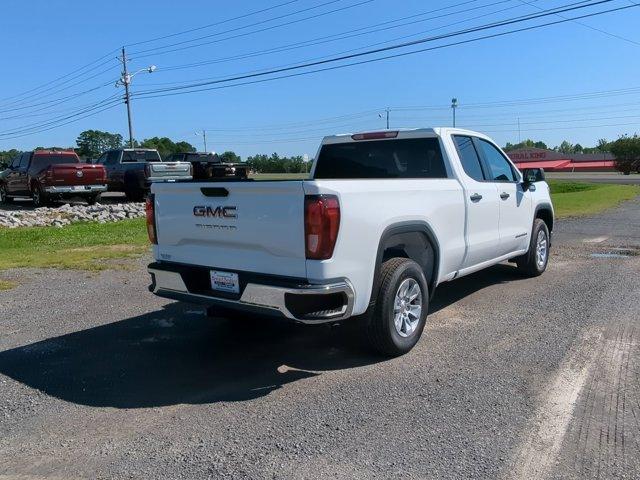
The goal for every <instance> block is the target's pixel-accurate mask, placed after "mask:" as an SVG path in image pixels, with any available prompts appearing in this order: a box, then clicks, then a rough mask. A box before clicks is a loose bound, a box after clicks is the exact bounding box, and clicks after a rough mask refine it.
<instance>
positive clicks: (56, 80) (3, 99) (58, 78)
mask: <svg viewBox="0 0 640 480" xmlns="http://www.w3.org/2000/svg"><path fill="white" fill-rule="evenodd" d="M116 51H117V49H116V50H112V51H110V52H109V53H107V54H105V55H103V56H102V57H100V58H98V59H97V60H94V61H93V62H91V63H88V64H86V65H83V66H82V67H79V68H77V69H75V70H73V71H71V72H69V73H67V74H65V75H62V76H61V77H57V78H55V79H53V80H50V81H48V82H46V83H43V84H41V85H38V86H36V87H33V88H31V89H29V90H26V91H24V92H22V93H18V94H15V95H12V96H10V97H5V98H2V99H0V101H5V100H11V99H13V98H18V97H22V96H24V95H26V94H29V93H31V92H35V91H37V90H41V89H42V88H43V87H47V86H49V85H51V84H53V83H56V82H58V81H60V80H64V79H65V78H68V77H70V76H72V75H76V76H77V75H84V73H82V74H80V73H79V72H81V71H82V70H85V69H87V68H88V67H90V66H92V65H93V64H95V63H98V62H100V61H101V60H104V59H105V58H107V57H109V56H111V55H113V53H114V52H116ZM106 63H107V62H103V63H101V64H100V65H98V66H95V67H92V68H91V69H90V71H91V70H93V69H95V68H99V66H102V65H105V64H106ZM85 73H86V72H85Z"/></svg>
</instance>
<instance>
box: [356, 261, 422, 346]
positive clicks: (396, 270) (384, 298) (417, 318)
mask: <svg viewBox="0 0 640 480" xmlns="http://www.w3.org/2000/svg"><path fill="white" fill-rule="evenodd" d="M379 285H380V287H379V290H378V294H377V297H376V305H375V308H374V310H373V313H372V315H371V316H370V318H369V319H368V324H367V336H368V339H369V343H370V345H371V346H372V347H373V348H374V349H375V350H377V351H378V352H380V353H382V354H384V355H389V356H398V355H402V354H405V353H407V352H408V351H409V350H411V349H412V348H413V347H414V346H415V344H416V343H418V340H420V336H421V335H422V330H423V329H424V326H425V324H426V319H427V309H428V304H429V287H428V285H427V279H426V278H425V275H424V272H423V271H422V269H421V268H420V266H419V265H418V264H417V263H416V262H414V261H413V260H409V259H407V258H392V259H390V260H387V261H386V262H384V263H383V264H382V267H381V269H380V276H379Z"/></svg>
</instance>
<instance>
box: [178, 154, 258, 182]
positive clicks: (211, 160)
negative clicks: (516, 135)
mask: <svg viewBox="0 0 640 480" xmlns="http://www.w3.org/2000/svg"><path fill="white" fill-rule="evenodd" d="M167 161H168V162H189V163H190V164H191V165H192V166H193V170H192V172H193V179H194V180H212V179H218V178H235V179H243V178H247V177H248V176H249V166H248V165H247V164H244V163H231V162H223V161H222V159H221V158H220V156H219V155H218V154H217V153H209V152H184V153H172V154H171V155H169V157H167Z"/></svg>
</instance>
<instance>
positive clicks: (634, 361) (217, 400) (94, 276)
mask: <svg viewBox="0 0 640 480" xmlns="http://www.w3.org/2000/svg"><path fill="white" fill-rule="evenodd" d="M608 218H616V219H619V220H620V221H621V222H623V223H624V225H625V227H624V228H622V229H620V228H618V227H616V226H615V225H612V224H611V222H608V221H607V219H608ZM589 225H591V227H589ZM607 225H609V227H607ZM628 225H631V226H633V225H636V226H639V225H640V201H634V202H630V203H628V204H626V205H625V206H624V207H622V208H621V209H618V210H617V211H614V212H609V213H607V214H604V215H601V216H599V217H597V218H594V219H590V220H580V221H573V220H572V221H564V222H559V224H558V226H557V235H556V238H555V245H554V249H553V254H552V258H551V262H550V265H549V269H548V271H547V273H546V274H545V275H543V276H542V277H539V278H536V279H522V278H520V277H518V276H517V274H516V272H515V270H514V268H513V267H512V266H511V265H499V266H496V267H494V268H491V269H490V270H488V271H485V272H480V273H478V274H475V275H472V276H470V277H467V278H463V279H461V280H459V281H457V282H454V283H451V284H447V285H443V286H441V287H439V288H438V290H437V292H436V296H435V299H434V302H433V304H432V305H431V315H430V317H429V322H428V325H427V328H426V329H425V333H424V336H423V339H422V340H421V341H420V343H419V344H418V345H417V347H416V348H415V349H414V350H413V351H412V352H411V353H410V354H408V355H405V356H403V357H401V358H397V359H393V360H385V359H381V358H379V357H375V356H372V355H370V354H369V353H367V351H366V350H364V349H363V348H362V347H361V346H360V344H359V342H358V335H357V333H358V332H354V331H353V330H352V329H350V328H345V327H342V328H340V327H338V328H335V327H334V328H330V327H326V326H325V327H311V328H310V327H307V328H304V327H297V326H291V325H287V324H281V323H275V322H268V323H265V324H264V325H259V326H257V327H256V326H255V325H254V324H252V323H250V322H249V323H247V322H236V323H229V322H226V321H224V320H208V319H206V318H205V317H204V316H203V315H202V312H201V311H200V310H199V309H198V308H197V307H192V306H188V305H181V304H178V303H172V302H168V301H165V300H162V299H159V298H156V297H154V296H153V295H151V294H149V293H148V292H147V290H146V286H147V284H148V279H147V275H146V273H145V271H144V265H145V261H146V260H148V259H141V260H140V265H139V268H138V269H137V271H135V272H117V271H107V272H101V273H85V272H73V271H56V270H21V271H17V270H15V271H5V272H1V273H0V278H4V279H10V280H15V281H17V282H18V283H19V286H18V287H17V288H16V289H14V290H11V291H7V292H0V307H1V315H0V325H1V330H0V478H2V479H9V478H12V479H13V478H15V479H18V478H19V479H23V478H25V479H26V478H28V479H39V478H55V479H62V478H64V479H67V478H87V479H89V478H91V479H94V478H101V479H106V478H114V479H115V478H117V479H120V478H167V479H169V478H171V479H174V478H190V479H191V478H196V479H200V478H215V479H217V478H260V479H262V478H295V479H301V478H308V479H317V478H356V479H372V478H380V479H387V478H416V479H418V478H420V479H421V478H613V477H617V478H638V477H640V452H639V445H640V434H639V432H638V428H639V424H638V420H637V418H638V417H639V416H640V403H639V401H640V392H639V389H640V384H639V382H638V372H639V371H640V356H639V350H638V342H639V335H640V331H639V329H638V327H639V318H640V314H639V311H640V307H639V305H640V282H638V278H639V276H638V275H639V273H640V256H637V255H635V253H637V249H634V248H631V247H634V246H640V228H636V229H635V231H634V230H633V228H627V226H628ZM626 246H631V247H630V248H631V250H622V251H619V250H615V251H614V250H613V247H617V248H618V247H625V248H626ZM612 252H613V253H615V254H616V255H614V256H609V255H608V254H609V253H612ZM593 253H595V254H597V255H596V256H593V255H592V254H593ZM602 254H605V255H602Z"/></svg>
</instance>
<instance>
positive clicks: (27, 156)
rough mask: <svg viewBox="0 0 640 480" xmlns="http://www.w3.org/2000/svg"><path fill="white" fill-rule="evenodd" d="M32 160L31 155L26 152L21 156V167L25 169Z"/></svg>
mask: <svg viewBox="0 0 640 480" xmlns="http://www.w3.org/2000/svg"><path fill="white" fill-rule="evenodd" d="M30 158H31V153H29V152H25V153H23V154H22V155H21V156H20V165H19V166H20V167H21V168H25V167H26V166H27V165H29V159H30Z"/></svg>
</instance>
